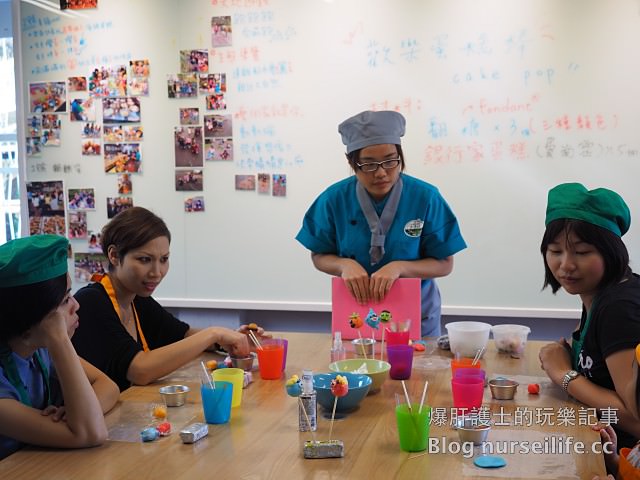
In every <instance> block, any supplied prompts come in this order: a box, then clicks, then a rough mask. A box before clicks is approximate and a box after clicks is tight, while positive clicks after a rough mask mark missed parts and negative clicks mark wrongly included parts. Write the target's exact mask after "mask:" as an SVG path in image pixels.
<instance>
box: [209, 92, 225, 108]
mask: <svg viewBox="0 0 640 480" xmlns="http://www.w3.org/2000/svg"><path fill="white" fill-rule="evenodd" d="M206 102H207V110H226V109H227V102H225V100H224V93H217V94H214V95H207V96H206Z"/></svg>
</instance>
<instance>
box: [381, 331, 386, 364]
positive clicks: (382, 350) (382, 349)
mask: <svg viewBox="0 0 640 480" xmlns="http://www.w3.org/2000/svg"><path fill="white" fill-rule="evenodd" d="M384 331H385V327H382V341H381V342H380V360H382V352H384Z"/></svg>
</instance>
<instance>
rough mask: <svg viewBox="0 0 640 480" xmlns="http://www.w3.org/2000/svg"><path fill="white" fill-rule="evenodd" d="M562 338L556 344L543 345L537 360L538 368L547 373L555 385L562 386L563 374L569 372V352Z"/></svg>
mask: <svg viewBox="0 0 640 480" xmlns="http://www.w3.org/2000/svg"><path fill="white" fill-rule="evenodd" d="M567 346H568V344H567V342H566V341H565V339H564V338H562V339H560V341H558V342H553V343H549V344H547V345H545V346H544V347H542V348H541V349H540V353H539V354H538V358H539V359H540V367H541V368H542V369H543V370H544V371H545V372H547V375H549V378H550V379H551V381H552V382H553V383H555V384H556V385H562V379H563V377H564V374H565V373H567V372H568V371H569V370H571V369H572V368H573V367H572V366H571V353H570V352H571V351H570V350H569V349H568V348H567Z"/></svg>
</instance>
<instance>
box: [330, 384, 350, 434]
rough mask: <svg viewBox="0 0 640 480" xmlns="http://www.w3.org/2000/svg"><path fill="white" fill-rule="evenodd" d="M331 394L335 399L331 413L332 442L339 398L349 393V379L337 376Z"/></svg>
mask: <svg viewBox="0 0 640 480" xmlns="http://www.w3.org/2000/svg"><path fill="white" fill-rule="evenodd" d="M331 393H332V394H333V396H334V399H333V412H331V426H330V427H329V441H331V433H332V432H333V420H334V418H335V416H336V405H337V404H338V397H344V396H345V395H346V394H347V393H349V381H348V380H347V377H344V376H342V375H336V378H334V379H333V380H331Z"/></svg>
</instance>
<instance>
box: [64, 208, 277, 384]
mask: <svg viewBox="0 0 640 480" xmlns="http://www.w3.org/2000/svg"><path fill="white" fill-rule="evenodd" d="M170 242H171V233H170V232H169V229H168V228H167V226H166V224H165V223H164V221H163V220H162V219H161V218H159V217H158V216H156V215H155V214H153V213H152V212H150V211H149V210H147V209H145V208H141V207H133V208H130V209H128V210H125V211H123V212H121V213H119V214H118V215H116V216H115V217H114V218H113V219H112V220H111V221H110V222H109V223H108V224H107V225H106V226H105V227H104V228H103V229H102V250H103V252H104V254H105V255H106V257H107V259H108V260H109V272H108V273H107V274H106V275H103V276H98V277H96V278H94V281H95V283H92V284H90V285H87V286H86V287H84V288H81V289H80V290H79V291H78V292H77V293H76V295H75V297H76V299H77V301H78V303H80V311H79V315H80V319H81V322H80V323H81V328H79V329H78V331H77V333H76V336H75V338H74V339H73V343H74V346H75V347H76V350H77V352H78V354H79V355H80V356H81V357H83V358H85V359H86V360H87V361H89V362H91V363H92V364H94V365H95V366H96V367H98V368H99V369H101V370H102V371H103V372H105V373H106V374H107V375H109V377H111V378H112V379H113V380H114V381H115V382H116V383H117V384H118V386H119V387H120V390H121V391H122V390H125V389H127V388H128V387H129V386H131V384H136V385H146V384H148V383H151V382H153V381H155V380H157V379H158V378H160V377H163V376H165V375H167V374H169V373H171V372H173V371H174V370H176V369H177V368H179V367H181V366H183V365H184V364H185V363H187V362H189V361H191V360H193V359H194V358H195V357H197V356H198V355H200V354H201V353H202V352H203V351H205V350H208V349H211V348H214V345H216V344H219V345H222V346H223V347H224V348H225V349H226V350H227V351H228V352H230V353H232V354H235V355H238V356H244V355H248V354H249V342H248V340H247V336H246V335H244V334H243V333H241V332H244V331H246V327H245V326H243V327H241V328H240V331H234V330H230V329H228V328H223V327H207V328H202V329H198V328H192V327H190V326H189V325H188V324H187V323H184V322H182V321H180V320H178V319H177V318H176V317H174V316H173V315H172V314H171V313H169V312H168V311H167V310H165V309H164V308H163V307H162V306H161V305H160V304H159V303H158V302H156V301H155V300H154V299H153V297H152V296H151V295H152V294H153V292H154V290H155V289H156V288H157V286H158V285H159V284H160V282H161V281H162V279H163V278H164V277H165V275H166V274H167V272H168V270H169V244H170ZM263 333H264V332H263V331H262V330H260V331H259V332H258V334H259V335H262V334H263Z"/></svg>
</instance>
